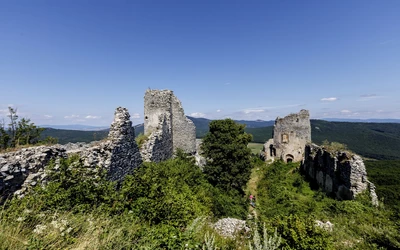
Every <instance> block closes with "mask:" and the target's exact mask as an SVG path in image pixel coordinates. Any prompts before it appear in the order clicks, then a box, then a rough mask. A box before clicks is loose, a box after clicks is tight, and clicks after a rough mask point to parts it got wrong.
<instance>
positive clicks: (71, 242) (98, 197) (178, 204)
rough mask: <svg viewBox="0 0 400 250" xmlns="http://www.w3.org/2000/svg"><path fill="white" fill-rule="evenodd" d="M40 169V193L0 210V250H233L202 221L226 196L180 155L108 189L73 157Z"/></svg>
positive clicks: (107, 184) (101, 175) (96, 174)
mask: <svg viewBox="0 0 400 250" xmlns="http://www.w3.org/2000/svg"><path fill="white" fill-rule="evenodd" d="M46 169H47V174H48V180H51V181H49V182H48V184H47V185H46V186H44V187H42V186H41V185H38V186H37V187H36V188H35V189H34V190H31V191H30V192H29V193H28V194H27V195H26V196H25V197H23V198H22V199H13V200H11V201H9V202H8V203H6V204H5V206H4V207H3V210H1V209H0V213H1V214H0V241H1V242H2V246H4V248H5V249H10V248H11V249H25V248H28V246H29V247H31V248H33V249H64V248H78V249H131V248H134V249H184V248H186V249H201V248H202V247H207V248H208V249H211V248H210V247H214V249H217V248H218V247H217V246H218V245H227V246H231V248H232V249H234V248H236V247H235V244H236V242H235V241H234V240H226V239H223V238H221V237H220V236H213V235H214V233H213V232H212V230H211V229H210V228H209V226H208V224H209V222H210V221H209V220H208V219H206V218H208V216H212V212H213V211H218V209H221V210H222V211H224V210H228V208H232V207H235V204H233V205H232V202H233V201H230V202H226V203H224V204H223V205H222V207H221V206H220V205H216V203H218V202H219V201H218V199H219V198H220V197H222V196H223V195H225V198H228V197H229V198H231V199H233V200H234V197H233V196H232V197H231V195H233V194H224V193H223V190H221V189H217V188H215V187H213V186H212V185H211V184H209V183H208V181H207V179H206V176H205V175H204V174H203V173H202V171H201V170H200V169H199V167H197V166H195V165H194V160H193V159H192V158H190V157H188V156H187V155H185V154H183V153H182V152H180V153H179V152H178V153H177V157H176V158H175V159H171V160H168V161H165V162H161V163H145V164H144V165H143V166H141V167H139V168H137V169H136V171H135V172H134V173H133V175H131V176H127V177H126V179H125V180H124V182H122V183H120V184H117V183H113V182H109V181H107V180H106V178H105V177H106V175H105V173H102V172H101V171H100V170H96V171H93V170H92V169H86V168H85V167H83V165H82V163H81V161H80V159H79V158H78V157H77V156H73V157H71V158H69V159H64V160H62V159H61V160H60V161H59V162H52V163H51V164H50V165H49V166H48V167H47V168H46ZM116 187H118V189H116ZM236 196H237V197H238V200H241V198H242V197H241V196H239V195H237V194H236ZM225 206H226V207H225ZM243 207H245V206H242V205H241V208H243ZM243 210H244V213H245V209H243ZM64 224H65V225H64ZM59 225H62V226H61V227H60V226H59ZM205 234H207V235H212V236H207V237H206V238H204V235H205ZM204 239H206V242H204ZM1 248H2V247H0V249H1ZM219 249H220V248H219Z"/></svg>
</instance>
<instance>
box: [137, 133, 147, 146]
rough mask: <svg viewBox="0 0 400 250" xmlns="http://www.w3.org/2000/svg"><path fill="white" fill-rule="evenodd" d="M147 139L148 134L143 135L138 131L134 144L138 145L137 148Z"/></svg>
mask: <svg viewBox="0 0 400 250" xmlns="http://www.w3.org/2000/svg"><path fill="white" fill-rule="evenodd" d="M148 139H149V135H145V134H143V133H139V134H138V135H137V136H136V138H135V141H136V144H137V145H138V147H139V148H141V147H142V145H143V144H144V143H145V142H146V141H147V140H148Z"/></svg>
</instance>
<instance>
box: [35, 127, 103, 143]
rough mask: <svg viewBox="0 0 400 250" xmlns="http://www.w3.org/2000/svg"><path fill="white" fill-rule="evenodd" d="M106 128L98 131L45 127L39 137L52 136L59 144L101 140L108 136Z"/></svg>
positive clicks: (43, 138) (42, 138)
mask: <svg viewBox="0 0 400 250" xmlns="http://www.w3.org/2000/svg"><path fill="white" fill-rule="evenodd" d="M108 131H109V130H108V129H107V130H100V131H79V130H67V129H53V128H46V129H45V130H44V131H43V132H42V134H41V137H40V139H41V140H45V138H46V137H49V136H50V137H53V138H56V139H57V140H58V143H60V144H66V143H69V142H71V143H75V142H86V143H89V142H92V141H96V140H102V139H104V138H106V137H107V136H108Z"/></svg>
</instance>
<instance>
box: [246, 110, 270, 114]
mask: <svg viewBox="0 0 400 250" xmlns="http://www.w3.org/2000/svg"><path fill="white" fill-rule="evenodd" d="M242 112H243V113H245V114H250V113H261V112H265V110H264V109H244V110H242Z"/></svg>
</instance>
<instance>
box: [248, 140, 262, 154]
mask: <svg viewBox="0 0 400 250" xmlns="http://www.w3.org/2000/svg"><path fill="white" fill-rule="evenodd" d="M247 146H248V147H249V148H250V149H251V152H252V153H253V154H257V155H258V154H259V153H260V151H261V150H262V148H263V146H264V144H262V143H254V142H251V143H249V145H247Z"/></svg>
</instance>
